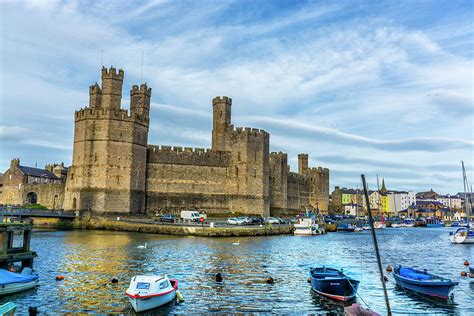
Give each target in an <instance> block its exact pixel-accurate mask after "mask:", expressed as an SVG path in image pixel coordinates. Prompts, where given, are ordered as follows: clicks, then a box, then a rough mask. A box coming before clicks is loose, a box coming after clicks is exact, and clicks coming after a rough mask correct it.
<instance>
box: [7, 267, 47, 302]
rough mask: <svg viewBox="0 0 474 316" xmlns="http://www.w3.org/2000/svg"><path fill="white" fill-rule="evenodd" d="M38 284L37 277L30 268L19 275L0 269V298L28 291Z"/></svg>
mask: <svg viewBox="0 0 474 316" xmlns="http://www.w3.org/2000/svg"><path fill="white" fill-rule="evenodd" d="M38 282H39V280H38V275H36V274H34V273H33V270H32V269H31V268H24V269H23V271H22V272H21V273H16V272H10V271H7V270H2V269H0V296H2V295H8V294H13V293H18V292H22V291H25V290H29V289H31V288H34V287H35V286H37V285H38Z"/></svg>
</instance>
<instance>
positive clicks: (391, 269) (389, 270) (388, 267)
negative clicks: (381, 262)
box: [385, 265, 393, 272]
mask: <svg viewBox="0 0 474 316" xmlns="http://www.w3.org/2000/svg"><path fill="white" fill-rule="evenodd" d="M385 270H386V271H387V272H392V271H393V268H392V266H391V265H388V266H387V268H386V269H385Z"/></svg>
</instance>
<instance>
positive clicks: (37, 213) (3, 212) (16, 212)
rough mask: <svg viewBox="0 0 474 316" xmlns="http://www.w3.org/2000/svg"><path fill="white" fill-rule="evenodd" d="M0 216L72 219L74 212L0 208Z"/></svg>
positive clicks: (74, 215)
mask: <svg viewBox="0 0 474 316" xmlns="http://www.w3.org/2000/svg"><path fill="white" fill-rule="evenodd" d="M0 216H6V217H10V216H20V217H22V216H33V217H54V218H74V217H76V213H75V212H74V211H64V210H34V209H28V208H22V207H6V206H2V207H0Z"/></svg>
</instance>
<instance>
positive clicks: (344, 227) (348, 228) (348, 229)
mask: <svg viewBox="0 0 474 316" xmlns="http://www.w3.org/2000/svg"><path fill="white" fill-rule="evenodd" d="M355 229H356V226H355V225H351V224H344V223H343V224H339V225H337V231H338V232H343V233H353V232H354V231H355Z"/></svg>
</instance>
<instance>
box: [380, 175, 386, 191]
mask: <svg viewBox="0 0 474 316" xmlns="http://www.w3.org/2000/svg"><path fill="white" fill-rule="evenodd" d="M380 192H382V193H386V192H387V188H386V187H385V179H383V178H382V188H381V189H380Z"/></svg>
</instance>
